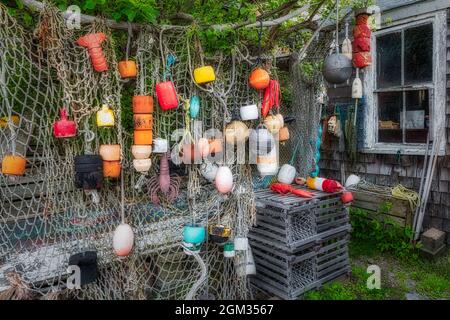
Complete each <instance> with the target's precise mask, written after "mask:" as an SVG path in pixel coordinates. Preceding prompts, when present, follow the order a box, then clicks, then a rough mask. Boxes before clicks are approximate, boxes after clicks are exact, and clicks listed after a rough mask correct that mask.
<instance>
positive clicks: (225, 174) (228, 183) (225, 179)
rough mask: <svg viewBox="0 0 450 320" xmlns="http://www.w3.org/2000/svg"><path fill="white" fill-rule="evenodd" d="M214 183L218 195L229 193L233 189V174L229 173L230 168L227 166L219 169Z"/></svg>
mask: <svg viewBox="0 0 450 320" xmlns="http://www.w3.org/2000/svg"><path fill="white" fill-rule="evenodd" d="M214 183H215V185H216V188H217V190H218V191H219V192H220V193H222V194H226V193H229V192H230V191H231V190H232V189H233V174H232V173H231V170H230V168H228V167H227V166H222V167H219V169H217V173H216V177H215V180H214Z"/></svg>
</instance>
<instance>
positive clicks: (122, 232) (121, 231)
mask: <svg viewBox="0 0 450 320" xmlns="http://www.w3.org/2000/svg"><path fill="white" fill-rule="evenodd" d="M133 245H134V233H133V229H132V228H131V227H130V225H129V224H126V223H121V224H120V225H119V226H118V227H117V228H116V230H115V231H114V236H113V249H114V252H115V254H116V255H117V256H119V257H126V256H128V255H129V254H130V252H131V250H133Z"/></svg>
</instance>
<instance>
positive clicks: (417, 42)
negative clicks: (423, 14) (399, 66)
mask: <svg viewBox="0 0 450 320" xmlns="http://www.w3.org/2000/svg"><path fill="white" fill-rule="evenodd" d="M432 80H433V25H431V24H428V25H424V26H420V27H415V28H410V29H406V30H405V84H414V83H423V82H430V81H432Z"/></svg>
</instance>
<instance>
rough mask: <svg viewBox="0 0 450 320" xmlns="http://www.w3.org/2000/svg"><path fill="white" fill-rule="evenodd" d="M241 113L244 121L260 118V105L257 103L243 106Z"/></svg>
mask: <svg viewBox="0 0 450 320" xmlns="http://www.w3.org/2000/svg"><path fill="white" fill-rule="evenodd" d="M240 114H241V119H242V120H243V121H249V120H256V119H258V118H259V112H258V107H257V105H256V104H251V105H248V106H243V107H241V108H240Z"/></svg>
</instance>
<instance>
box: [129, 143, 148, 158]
mask: <svg viewBox="0 0 450 320" xmlns="http://www.w3.org/2000/svg"><path fill="white" fill-rule="evenodd" d="M131 153H132V154H133V157H134V158H135V159H147V158H150V155H151V154H152V146H151V145H133V146H131Z"/></svg>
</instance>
